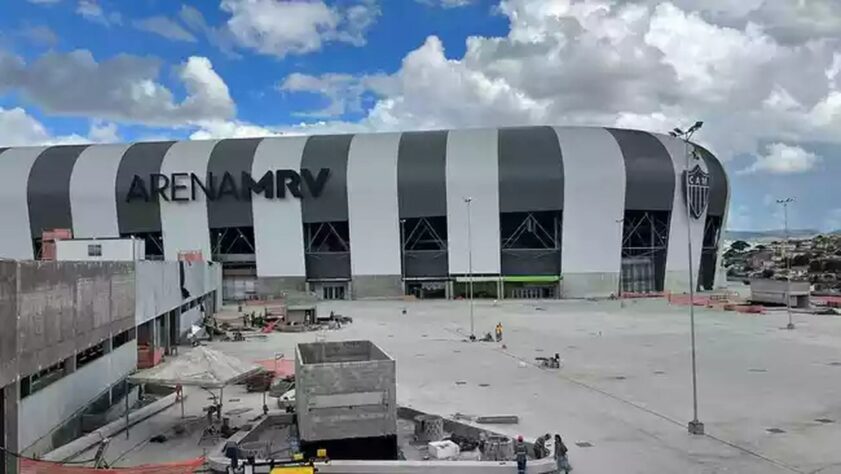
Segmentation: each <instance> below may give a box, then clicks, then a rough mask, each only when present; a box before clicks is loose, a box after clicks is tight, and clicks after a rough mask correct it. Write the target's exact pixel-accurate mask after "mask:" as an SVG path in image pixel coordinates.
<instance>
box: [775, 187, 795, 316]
mask: <svg viewBox="0 0 841 474" xmlns="http://www.w3.org/2000/svg"><path fill="white" fill-rule="evenodd" d="M793 202H794V198H790V197H787V198H785V199H777V204H779V205H781V206H783V216H784V217H783V219H784V223H785V231H784V232H785V244H783V259H784V260H785V262H786V311H788V325H787V326H786V329H794V322H793V321H792V320H791V258H790V257H789V254H788V205H789V204H791V203H793Z"/></svg>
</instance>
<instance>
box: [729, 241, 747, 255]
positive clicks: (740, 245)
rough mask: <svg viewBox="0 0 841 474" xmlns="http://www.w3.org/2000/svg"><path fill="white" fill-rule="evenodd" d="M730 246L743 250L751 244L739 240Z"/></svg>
mask: <svg viewBox="0 0 841 474" xmlns="http://www.w3.org/2000/svg"><path fill="white" fill-rule="evenodd" d="M730 248H731V249H733V250H735V251H737V252H743V251H745V250H746V249H749V248H750V244H749V243H747V242H745V241H744V240H737V241H735V242H733V243H732V244H730Z"/></svg>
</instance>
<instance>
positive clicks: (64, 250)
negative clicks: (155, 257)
mask: <svg viewBox="0 0 841 474" xmlns="http://www.w3.org/2000/svg"><path fill="white" fill-rule="evenodd" d="M145 258H146V243H145V242H144V241H143V239H68V240H57V241H56V243H55V259H56V260H60V261H71V262H101V261H127V262H131V261H132V260H143V259H145Z"/></svg>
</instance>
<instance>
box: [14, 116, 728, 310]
mask: <svg viewBox="0 0 841 474" xmlns="http://www.w3.org/2000/svg"><path fill="white" fill-rule="evenodd" d="M687 164H688V166H687ZM685 173H686V174H685ZM684 176H688V179H687V180H686V182H687V183H689V184H688V187H689V192H688V193H685V188H684V185H683V183H684ZM728 195H729V192H728V183H727V177H726V175H725V172H724V169H723V167H722V165H721V163H720V162H719V161H718V160H717V159H716V158H715V157H714V156H713V155H712V154H710V153H709V152H708V151H707V150H705V149H703V148H702V147H700V146H695V145H690V144H687V143H685V142H684V141H682V140H680V139H676V138H672V137H669V136H664V135H658V134H652V133H647V132H642V131H635V130H620V129H612V128H587V127H549V126H538V127H518V128H500V129H469V130H449V131H425V132H403V133H376V134H356V135H324V136H309V137H305V136H288V137H267V138H253V139H252V138H249V139H223V140H210V141H178V142H150V143H135V144H108V145H90V146H87V145H67V146H52V147H23V148H9V149H0V204H2V205H0V215H2V220H3V226H2V227H0V257H3V258H10V259H37V258H39V257H40V256H41V253H42V242H41V239H42V236H43V235H44V232H45V231H49V230H51V229H70V230H72V236H73V238H76V239H114V238H121V237H130V236H133V237H137V238H140V239H143V241H145V258H147V259H166V260H177V259H179V258H181V257H183V256H184V255H185V254H190V255H194V256H195V255H200V256H201V258H202V259H204V260H212V261H216V262H221V263H222V265H223V275H224V295H225V297H226V298H229V299H238V298H249V297H262V296H270V295H276V294H279V293H281V292H284V291H304V290H307V291H312V292H315V293H316V294H317V295H318V296H319V297H321V298H324V299H350V298H370V297H394V296H398V295H403V294H414V295H416V296H418V297H422V298H434V297H442V298H444V297H451V298H452V297H459V296H462V295H464V294H465V293H466V291H467V287H468V284H469V282H472V283H473V285H472V286H473V288H474V292H475V294H476V296H477V297H488V298H585V297H607V296H610V295H613V294H616V293H617V292H618V291H620V287H621V289H622V291H624V292H635V293H640V292H657V291H668V290H673V291H687V290H688V271H687V269H688V266H689V256H688V252H689V251H690V250H689V246H688V245H687V230H688V229H691V243H692V248H691V255H692V259H693V263H692V268H693V269H694V271H695V272H697V280H696V281H697V282H698V286H699V287H700V288H706V289H711V288H713V287H714V286H715V285H716V280H717V279H718V278H719V277H720V276H719V275H720V271H719V269H718V267H719V266H720V260H721V259H720V258H719V250H720V249H721V229H722V228H723V227H724V222H725V219H726V209H727V203H728ZM684 196H689V204H690V205H689V206H687V205H686V198H685V197H684ZM687 220H688V221H689V222H688V225H687Z"/></svg>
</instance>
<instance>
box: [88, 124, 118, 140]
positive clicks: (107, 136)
mask: <svg viewBox="0 0 841 474" xmlns="http://www.w3.org/2000/svg"><path fill="white" fill-rule="evenodd" d="M88 138H89V139H90V140H91V141H92V142H95V143H116V142H119V141H120V134H119V128H118V127H117V124H115V123H114V122H101V121H94V122H93V123H91V128H90V131H89V132H88Z"/></svg>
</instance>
